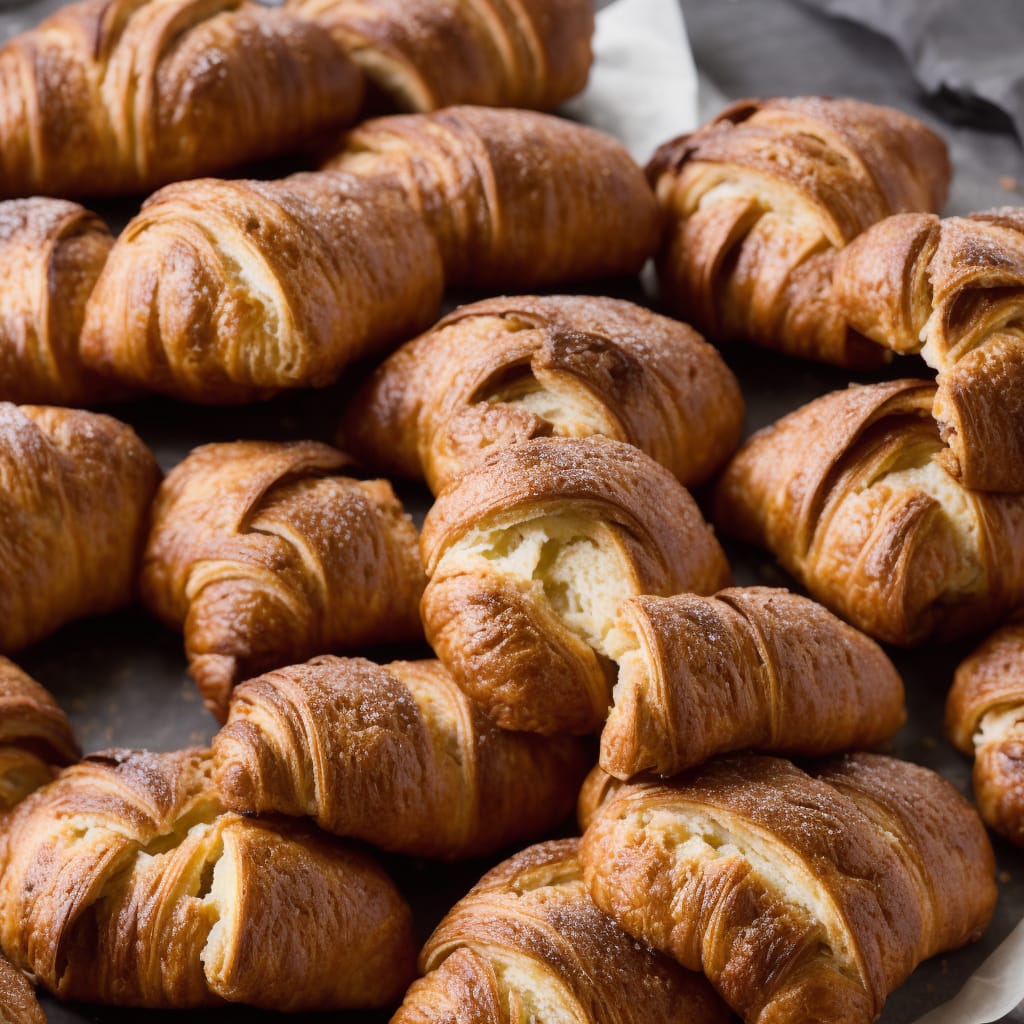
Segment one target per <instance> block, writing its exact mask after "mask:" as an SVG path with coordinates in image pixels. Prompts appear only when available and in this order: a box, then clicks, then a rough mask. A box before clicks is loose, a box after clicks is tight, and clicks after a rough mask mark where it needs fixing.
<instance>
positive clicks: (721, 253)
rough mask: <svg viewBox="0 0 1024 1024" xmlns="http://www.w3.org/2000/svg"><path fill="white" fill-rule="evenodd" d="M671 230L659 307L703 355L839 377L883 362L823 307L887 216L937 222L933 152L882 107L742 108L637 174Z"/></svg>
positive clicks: (938, 161) (941, 191)
mask: <svg viewBox="0 0 1024 1024" xmlns="http://www.w3.org/2000/svg"><path fill="white" fill-rule="evenodd" d="M647 175H648V178H649V180H650V181H651V183H652V184H653V185H654V186H655V189H656V191H657V193H658V199H659V202H660V204H661V206H662V209H663V210H664V211H665V213H666V216H667V217H668V219H669V222H670V226H669V230H668V232H667V234H666V238H665V240H664V242H663V245H662V249H661V252H660V255H659V258H658V276H659V280H660V284H661V290H662V293H663V296H664V298H665V299H666V301H667V302H669V303H670V304H671V306H672V307H673V308H674V309H675V310H677V311H678V312H679V313H681V314H682V316H683V317H684V318H685V319H686V320H688V321H690V322H692V323H693V324H694V325H695V326H696V327H697V329H698V330H700V331H702V332H703V333H704V334H706V335H707V336H708V337H709V338H710V339H711V340H712V341H733V340H744V341H751V342H753V343H755V344H757V345H762V346H764V347H766V348H771V349H776V350H778V351H780V352H785V353H787V354H789V355H794V356H801V357H803V358H805V359H816V360H820V361H821V362H826V363H834V364H836V365H839V366H850V367H858V368H862V369H867V368H872V367H877V366H879V365H881V364H882V363H883V362H884V361H885V360H886V358H887V353H886V351H885V350H884V349H882V348H880V347H878V346H877V345H875V344H874V343H873V342H871V341H869V340H867V339H866V338H864V337H862V336H860V335H859V334H858V333H857V332H856V331H851V330H849V329H848V327H847V324H846V322H845V320H844V318H843V316H842V312H841V310H840V308H839V306H838V304H837V303H836V301H835V299H834V297H833V295H832V273H833V269H834V266H835V262H836V257H837V254H838V253H839V251H841V250H842V248H843V246H845V245H847V244H848V243H849V242H851V241H852V240H853V239H854V238H856V237H857V236H858V235H859V234H860V233H861V232H862V231H865V230H866V229H867V228H869V227H870V226H871V225H872V224H874V223H876V222H878V221H880V220H882V219H883V218H884V217H887V216H889V215H890V214H894V213H903V212H906V211H915V210H924V211H931V210H938V209H940V208H941V207H942V204H943V203H944V202H945V199H946V193H947V191H948V188H949V179H950V165H949V158H948V156H947V153H946V147H945V145H944V143H943V142H942V140H941V139H940V138H939V137H938V136H936V135H935V134H933V133H932V132H931V131H929V130H928V129H927V128H926V127H925V126H924V125H923V124H921V123H920V122H919V121H916V120H914V119H913V118H911V117H908V116H907V115H906V114H902V113H900V112H899V111H897V110H892V109H890V108H888V107H879V106H875V105H874V104H870V103H860V102H857V101H855V100H847V99H824V98H820V97H801V98H798V99H771V100H744V101H742V102H740V103H736V104H734V105H733V106H731V107H729V108H728V109H727V110H725V111H723V112H722V113H721V114H719V116H718V117H717V118H715V120H714V121H712V122H710V123H709V124H707V125H705V126H704V127H702V128H699V129H698V130H697V131H696V132H694V133H693V134H692V135H684V136H682V137H680V138H678V139H675V140H673V141H672V142H668V143H666V144H665V145H664V146H662V147H661V149H659V150H658V152H657V153H656V154H655V156H654V159H653V160H652V161H651V163H650V165H649V166H648V168H647Z"/></svg>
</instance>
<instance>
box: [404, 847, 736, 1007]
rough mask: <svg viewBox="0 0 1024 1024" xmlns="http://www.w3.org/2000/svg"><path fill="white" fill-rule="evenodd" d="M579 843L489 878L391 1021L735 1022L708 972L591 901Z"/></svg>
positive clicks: (545, 851)
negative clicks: (628, 930) (637, 934)
mask: <svg viewBox="0 0 1024 1024" xmlns="http://www.w3.org/2000/svg"><path fill="white" fill-rule="evenodd" d="M578 845H579V844H578V841H577V840H575V839H563V840H559V841H555V842H548V843H541V844H539V845H537V846H531V847H529V848H528V849H526V850H523V851H521V852H520V853H517V854H516V855H515V856H514V857H511V858H510V859H509V860H507V861H505V862H504V863H503V864H500V865H498V867H496V868H494V869H493V870H492V871H490V872H488V873H487V874H486V875H484V877H483V878H482V879H481V880H480V882H479V883H478V884H477V885H476V886H474V887H473V889H471V890H470V892H469V894H468V895H467V896H466V897H465V898H464V899H462V900H460V901H459V902H458V903H457V904H456V905H455V906H454V907H453V908H452V910H451V911H450V912H449V914H448V916H447V917H445V919H444V920H443V921H442V922H441V924H440V925H439V926H438V928H437V930H436V931H435V932H434V934H433V935H432V936H431V937H430V939H429V940H428V942H427V944H426V946H425V947H424V949H423V952H422V954H421V955H420V967H421V968H422V970H423V971H424V973H425V974H426V977H424V978H422V979H421V980H419V981H417V982H416V983H415V984H414V985H413V986H412V988H411V989H409V992H408V994H407V995H406V997H405V1002H404V1003H403V1004H402V1007H401V1009H400V1010H399V1011H398V1013H397V1014H396V1015H395V1016H394V1017H393V1018H392V1024H449V1022H453V1021H458V1022H459V1024H531V1022H534V1021H544V1022H547V1024H554V1022H556V1021H573V1022H574V1024H676V1022H678V1021H683V1020H685V1021H687V1022H688V1024H726V1022H727V1021H728V1020H729V1014H728V1011H727V1010H726V1008H725V1007H724V1006H723V1005H722V1003H721V1002H720V1000H719V999H718V998H717V997H716V996H715V994H714V992H713V991H712V990H711V988H710V986H709V985H708V984H707V982H706V981H705V980H704V979H703V978H701V977H700V976H699V975H696V974H691V973H689V972H688V971H684V970H683V969H682V968H680V967H678V966H677V965H676V964H674V963H672V961H670V960H669V959H668V958H666V957H662V956H659V955H658V954H657V953H654V952H653V951H652V950H650V949H647V948H646V947H644V946H641V945H640V944H639V943H636V942H634V941H633V940H632V939H631V938H630V937H629V936H628V935H626V934H625V932H623V931H622V930H621V929H620V928H618V927H617V926H616V925H615V923H614V922H613V921H611V920H610V919H609V918H607V917H606V916H605V915H604V914H602V913H601V911H600V910H598V909H597V907H595V906H594V904H593V902H592V901H591V899H590V897H589V896H588V895H587V892H586V889H585V888H584V887H583V879H582V873H581V870H580V864H579V861H578V859H577V856H576V854H577V848H578Z"/></svg>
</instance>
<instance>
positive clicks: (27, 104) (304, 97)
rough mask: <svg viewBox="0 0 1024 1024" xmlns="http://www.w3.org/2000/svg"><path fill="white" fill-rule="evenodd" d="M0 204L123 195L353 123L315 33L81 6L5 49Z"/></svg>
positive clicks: (168, 4)
mask: <svg viewBox="0 0 1024 1024" xmlns="http://www.w3.org/2000/svg"><path fill="white" fill-rule="evenodd" d="M0 98H2V99H0V197H3V198H8V197H13V196H24V195H31V194H33V193H39V194H46V195H76V196H80V195H123V194H126V193H137V192H143V191H148V190H149V189H152V188H155V187H156V186H157V185H162V184H164V183H166V182H169V181H176V180H179V179H181V178H194V177H196V176H197V175H200V174H206V173H211V172H215V171H220V170H224V169H226V168H228V167H233V166H235V165H238V164H241V163H244V162H246V161H249V160H254V159H258V158H262V157H268V156H273V155H276V154H280V153H285V152H287V151H288V150H289V149H291V148H293V147H295V146H296V145H298V144H299V143H301V142H304V141H306V140H308V139H309V138H311V137H312V136H314V135H316V134H317V133H318V132H322V131H325V130H330V129H332V128H335V127H339V126H341V125H344V124H346V123H350V122H351V121H352V120H354V118H355V115H356V113H357V112H358V110H359V106H360V104H361V102H362V81H361V74H360V72H359V70H358V69H357V68H356V66H355V65H354V64H353V63H352V61H350V60H349V59H348V58H347V57H346V55H345V54H344V53H343V52H342V51H341V50H340V49H339V48H338V47H337V46H336V45H335V43H334V42H333V40H332V39H331V37H330V35H329V34H328V33H327V32H326V31H325V30H324V29H322V28H320V27H319V26H317V25H314V24H311V23H309V22H307V21H304V20H302V19H301V18H299V17H296V16H295V15H293V14H290V13H288V12H286V11H272V10H268V9H267V8H265V7H264V6H262V5H260V4H255V3H244V2H241V0H84V2H83V3H76V4H69V5H67V6H66V7H63V8H62V9H61V10H59V11H58V12H57V13H56V14H55V15H53V16H52V17H50V18H48V19H47V20H46V21H44V22H43V23H42V24H41V25H39V26H38V27H37V28H35V29H32V30H30V31H28V32H25V33H23V34H22V35H19V36H16V37H15V38H13V39H11V40H10V41H9V42H8V43H7V45H6V46H4V47H3V49H2V50H0Z"/></svg>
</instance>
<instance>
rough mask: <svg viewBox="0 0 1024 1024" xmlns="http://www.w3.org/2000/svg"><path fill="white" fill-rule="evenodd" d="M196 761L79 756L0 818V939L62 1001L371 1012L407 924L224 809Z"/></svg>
mask: <svg viewBox="0 0 1024 1024" xmlns="http://www.w3.org/2000/svg"><path fill="white" fill-rule="evenodd" d="M210 772H211V763H210V759H209V755H208V754H207V753H205V752H203V751H199V750H189V751H181V752H178V753H173V754H150V753H145V752H139V751H124V750H120V751H118V750H115V751H107V752H105V753H103V754H97V755H93V756H91V757H88V758H86V759H85V760H84V761H82V762H81V763H80V764H79V765H77V766H75V767H73V768H69V769H67V770H66V771H65V772H64V773H63V774H62V775H61V776H60V778H59V779H58V780H57V781H56V782H54V783H53V784H51V785H50V786H47V787H46V788H45V789H42V790H40V791H39V792H37V793H35V794H33V795H32V796H30V797H29V798H28V799H27V800H25V801H24V802H22V803H21V804H20V805H19V806H18V807H17V808H16V809H15V810H14V811H13V813H12V814H11V817H10V818H9V819H8V821H7V830H6V833H5V840H6V843H5V846H4V857H3V874H2V877H0V910H2V913H0V939H2V943H3V948H4V950H5V951H6V952H7V954H8V956H9V957H10V958H11V960H12V961H13V962H14V964H15V965H16V966H18V967H22V968H25V969H26V970H31V971H32V973H33V974H35V976H36V977H37V978H38V979H39V981H40V983H41V984H42V985H44V986H45V987H46V988H48V989H49V990H50V991H52V992H53V993H54V994H55V995H57V996H59V997H61V998H62V999H74V1000H82V1001H85V1002H91V1003H114V1004H116V1005H119V1006H137V1007H151V1008H171V1009H173V1008H189V1007H198V1006H206V1005H216V1004H218V1003H220V1002H221V1001H222V1000H227V1001H229V1002H239V1003H248V1004H250V1005H252V1006H258V1007H262V1008H264V1009H270V1010H282V1011H293V1012H294V1011H303V1010H305V1011H312V1010H336V1009H340V1008H344V1007H364V1006H384V1005H387V1004H388V1003H390V1002H392V1001H394V1000H397V998H398V997H399V996H400V995H401V993H402V991H403V988H404V986H405V985H406V984H407V983H408V981H409V978H410V975H411V974H412V965H413V960H414V957H415V947H414V938H413V930H412V914H411V912H410V910H409V907H408V905H407V904H406V903H405V901H404V900H403V899H402V897H401V896H400V895H399V893H398V891H397V889H395V887H394V885H393V883H392V882H391V880H390V879H389V878H388V877H387V876H386V875H385V874H384V872H383V871H382V870H381V869H380V868H379V867H378V866H377V864H375V863H374V862H373V861H372V860H370V858H369V857H367V856H366V855H365V854H363V853H362V852H361V851H358V850H356V849H353V848H350V847H347V846H343V845H341V844H339V843H337V842H336V841H333V840H331V839H329V838H328V837H325V836H323V835H321V834H319V833H316V832H315V831H314V830H313V829H311V828H308V827H306V826H304V825H302V824H301V823H299V822H295V821H272V820H258V819H249V818H243V817H241V816H240V815H238V814H234V813H232V812H230V811H225V810H224V809H223V807H221V805H220V804H219V802H218V800H217V798H216V795H215V793H214V791H213V789H212V787H211V784H210Z"/></svg>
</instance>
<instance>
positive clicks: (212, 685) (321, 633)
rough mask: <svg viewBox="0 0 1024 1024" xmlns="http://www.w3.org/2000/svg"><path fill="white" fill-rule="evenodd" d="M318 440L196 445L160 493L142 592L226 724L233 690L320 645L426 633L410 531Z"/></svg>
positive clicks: (397, 512)
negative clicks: (180, 640)
mask: <svg viewBox="0 0 1024 1024" xmlns="http://www.w3.org/2000/svg"><path fill="white" fill-rule="evenodd" d="M348 465H349V459H348V457H347V456H345V455H343V454H342V453H341V452H339V451H337V450H336V449H334V448H329V447H328V446H327V445H323V444H317V443H316V442H313V441H298V442H291V443H274V442H269V441H267V442H262V441H239V442H235V443H231V444H208V445H204V446H203V447H201V448H197V449H195V451H193V452H192V453H191V454H190V455H189V456H188V458H186V459H185V461H184V462H182V463H181V464H180V465H178V466H176V467H175V468H174V469H173V470H172V471H171V473H170V474H169V475H168V477H167V480H166V481H165V482H164V484H163V486H162V487H161V488H160V492H159V494H158V495H157V499H156V504H155V506H154V510H153V529H152V532H151V534H150V537H149V542H148V544H147V546H146V552H145V557H144V560H143V569H142V597H143V600H144V601H145V603H146V604H147V606H148V607H149V608H150V609H151V610H152V611H153V612H154V613H155V614H156V615H157V616H158V617H159V618H160V619H162V620H163V621H164V622H166V623H167V624H168V625H170V626H171V627H172V628H175V629H183V630H184V633H185V651H186V653H187V654H188V659H189V671H190V672H191V673H192V676H193V678H194V679H195V680H196V682H197V683H198V685H199V689H200V690H201V691H202V694H203V697H204V699H205V701H206V705H207V707H209V708H210V710H211V711H213V712H214V714H216V715H217V716H218V717H220V718H221V719H223V718H224V717H225V716H226V714H227V707H228V699H229V697H230V696H231V690H232V688H233V687H234V686H235V684H236V683H239V682H241V681H242V680H243V679H248V678H250V677H251V676H255V675H258V674H259V673H261V672H265V671H266V670H267V669H270V668H276V667H277V666H279V665H288V664H291V663H292V662H298V661H302V660H304V659H306V658H310V657H312V656H313V655H315V654H319V653H321V652H323V651H329V650H332V649H335V648H339V647H354V646H360V645H365V644H382V643H400V642H402V641H407V640H415V639H417V638H419V637H421V636H422V632H421V629H420V624H419V617H418V614H417V603H418V601H419V598H420V594H421V593H422V591H423V585H424V578H423V571H422V569H421V568H420V564H419V557H418V554H417V549H416V543H417V536H416V527H415V526H414V525H413V523H412V520H411V519H410V518H409V516H408V515H407V514H406V512H405V510H404V509H403V508H402V505H401V502H399V500H398V499H397V498H396V497H395V494H394V491H392V489H391V485H390V484H389V483H388V482H387V481H386V480H353V479H350V478H349V477H346V476H343V475H341V474H342V472H343V470H344V469H345V468H346V467H347V466H348Z"/></svg>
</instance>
